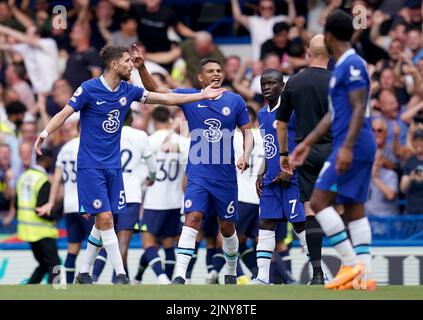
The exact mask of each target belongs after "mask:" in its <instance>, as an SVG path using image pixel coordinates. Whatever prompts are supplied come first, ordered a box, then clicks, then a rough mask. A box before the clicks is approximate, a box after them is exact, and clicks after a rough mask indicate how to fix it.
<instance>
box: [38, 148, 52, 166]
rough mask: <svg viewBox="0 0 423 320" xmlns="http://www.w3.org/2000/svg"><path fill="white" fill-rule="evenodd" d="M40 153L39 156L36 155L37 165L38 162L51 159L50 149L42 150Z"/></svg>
mask: <svg viewBox="0 0 423 320" xmlns="http://www.w3.org/2000/svg"><path fill="white" fill-rule="evenodd" d="M41 152H42V154H41V155H39V154H37V157H36V159H37V163H40V162H42V161H45V160H47V159H53V152H52V150H51V149H48V148H42V149H41Z"/></svg>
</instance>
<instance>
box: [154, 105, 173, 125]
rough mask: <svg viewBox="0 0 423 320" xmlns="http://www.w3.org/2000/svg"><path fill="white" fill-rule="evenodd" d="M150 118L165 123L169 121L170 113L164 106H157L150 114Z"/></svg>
mask: <svg viewBox="0 0 423 320" xmlns="http://www.w3.org/2000/svg"><path fill="white" fill-rule="evenodd" d="M151 117H152V118H153V120H154V121H157V122H161V123H166V122H168V121H169V119H170V111H169V108H168V107H166V106H157V107H156V108H154V109H153V111H152V112H151Z"/></svg>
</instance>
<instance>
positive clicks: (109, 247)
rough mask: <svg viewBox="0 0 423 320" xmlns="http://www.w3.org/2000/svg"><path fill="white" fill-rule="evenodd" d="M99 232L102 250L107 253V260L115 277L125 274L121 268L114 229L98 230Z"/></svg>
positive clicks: (120, 257)
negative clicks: (113, 270)
mask: <svg viewBox="0 0 423 320" xmlns="http://www.w3.org/2000/svg"><path fill="white" fill-rule="evenodd" d="M100 232H101V239H102V240H103V246H104V249H105V250H106V252H107V258H108V259H109V260H110V262H111V263H112V265H113V268H114V269H115V272H116V275H118V274H126V272H125V268H124V267H123V261H122V255H121V254H120V250H119V243H118V238H117V236H116V232H115V229H113V228H112V229H109V230H100Z"/></svg>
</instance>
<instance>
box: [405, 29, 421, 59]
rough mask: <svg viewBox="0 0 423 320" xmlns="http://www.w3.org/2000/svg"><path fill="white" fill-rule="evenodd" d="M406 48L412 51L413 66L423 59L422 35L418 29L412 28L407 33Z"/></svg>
mask: <svg viewBox="0 0 423 320" xmlns="http://www.w3.org/2000/svg"><path fill="white" fill-rule="evenodd" d="M406 47H407V49H408V50H410V54H411V58H412V61H413V64H417V61H419V60H420V59H421V58H423V48H422V33H421V30H420V29H418V28H411V29H410V30H408V33H407V44H406Z"/></svg>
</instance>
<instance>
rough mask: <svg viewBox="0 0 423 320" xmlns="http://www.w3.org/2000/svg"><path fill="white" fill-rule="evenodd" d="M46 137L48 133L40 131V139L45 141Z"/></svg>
mask: <svg viewBox="0 0 423 320" xmlns="http://www.w3.org/2000/svg"><path fill="white" fill-rule="evenodd" d="M47 137H48V132H47V131H46V130H43V131H41V133H40V138H42V139H45V138H47Z"/></svg>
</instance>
